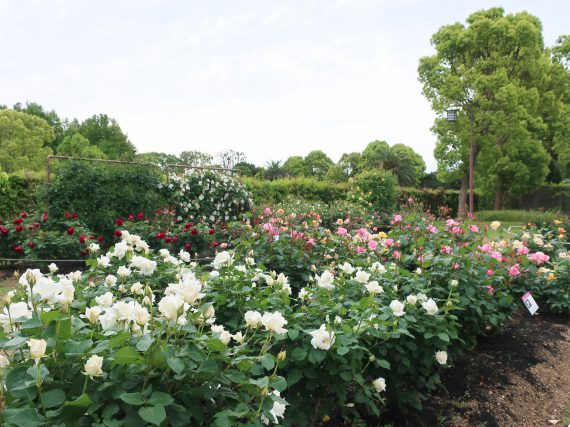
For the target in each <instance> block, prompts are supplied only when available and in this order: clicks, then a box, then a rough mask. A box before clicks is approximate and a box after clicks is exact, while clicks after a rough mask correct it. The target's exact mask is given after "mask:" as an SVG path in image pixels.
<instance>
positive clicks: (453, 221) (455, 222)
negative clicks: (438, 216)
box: [445, 219, 459, 227]
mask: <svg viewBox="0 0 570 427" xmlns="http://www.w3.org/2000/svg"><path fill="white" fill-rule="evenodd" d="M445 223H446V224H447V226H448V227H453V226H454V225H458V224H459V223H458V222H457V221H455V220H453V219H448V220H447V221H446V222H445Z"/></svg>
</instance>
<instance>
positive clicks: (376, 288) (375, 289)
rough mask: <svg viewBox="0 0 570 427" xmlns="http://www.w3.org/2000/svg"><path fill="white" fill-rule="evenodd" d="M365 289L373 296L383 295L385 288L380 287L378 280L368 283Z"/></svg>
mask: <svg viewBox="0 0 570 427" xmlns="http://www.w3.org/2000/svg"><path fill="white" fill-rule="evenodd" d="M364 287H365V288H366V290H367V291H368V292H370V293H371V294H372V295H376V294H381V293H382V292H384V288H382V286H380V285H379V284H378V282H377V281H376V280H373V281H372V282H368V283H367V284H366V285H364Z"/></svg>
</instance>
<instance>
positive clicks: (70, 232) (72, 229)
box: [67, 227, 75, 236]
mask: <svg viewBox="0 0 570 427" xmlns="http://www.w3.org/2000/svg"><path fill="white" fill-rule="evenodd" d="M73 233H75V228H73V227H69V228H68V229H67V234H69V235H70V236H73Z"/></svg>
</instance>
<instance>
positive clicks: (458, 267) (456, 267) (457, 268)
mask: <svg viewBox="0 0 570 427" xmlns="http://www.w3.org/2000/svg"><path fill="white" fill-rule="evenodd" d="M453 268H454V269H455V270H459V269H460V268H461V266H460V265H459V264H458V263H455V264H453Z"/></svg>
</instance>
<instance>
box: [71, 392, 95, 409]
mask: <svg viewBox="0 0 570 427" xmlns="http://www.w3.org/2000/svg"><path fill="white" fill-rule="evenodd" d="M91 403H93V402H92V401H91V398H90V397H89V395H88V394H87V393H83V394H82V395H81V396H79V397H78V398H77V399H75V400H72V401H69V400H68V401H67V402H65V403H64V405H65V406H81V407H85V408H87V407H88V406H89V405H91Z"/></svg>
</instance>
